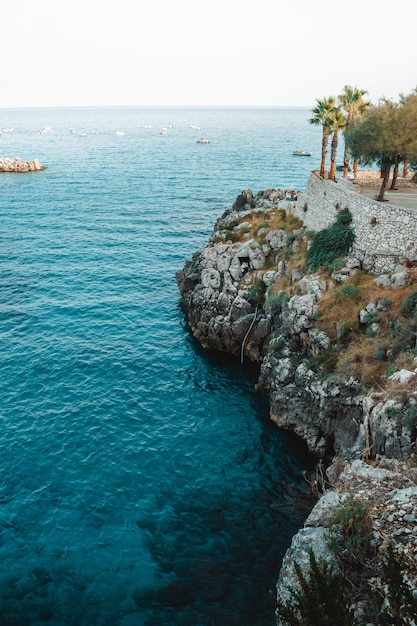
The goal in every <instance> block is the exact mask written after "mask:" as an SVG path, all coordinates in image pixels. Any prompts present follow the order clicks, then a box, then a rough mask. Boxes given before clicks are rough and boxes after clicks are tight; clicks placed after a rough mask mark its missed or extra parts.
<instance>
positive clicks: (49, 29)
mask: <svg viewBox="0 0 417 626" xmlns="http://www.w3.org/2000/svg"><path fill="white" fill-rule="evenodd" d="M1 4H2V5H3V6H2V9H1V22H2V25H1V53H2V54H1V57H2V61H1V87H2V89H1V98H0V107H1V108H4V107H16V106H17V107H31V106H41V107H43V106H113V105H120V106H141V105H166V106H169V105H178V106H181V105H189V106H192V105H201V106H204V105H219V106H221V105H224V106H234V105H240V106H308V107H312V106H314V104H315V100H316V98H322V97H323V96H330V95H338V93H340V92H341V90H342V88H343V86H344V85H346V84H348V85H353V86H355V85H356V86H357V87H359V88H360V89H366V90H367V91H368V92H369V95H368V98H369V99H371V100H372V101H373V102H375V103H376V102H377V101H378V99H379V98H380V97H383V96H385V97H388V98H393V99H395V100H396V99H398V96H399V94H400V93H404V94H407V93H410V91H411V90H412V89H413V88H414V87H416V86H417V75H416V73H415V71H414V70H415V63H416V60H417V26H416V24H417V2H416V0H395V2H389V3H384V2H381V1H380V0H347V1H343V0H339V1H337V0H336V1H334V0H332V1H331V2H314V1H313V0H288V1H287V2H285V1H283V0H250V1H249V0H246V1H245V0H207V1H206V2H201V1H198V0H112V1H111V2H110V1H109V0H18V1H17V2H9V1H6V0H2V2H1Z"/></svg>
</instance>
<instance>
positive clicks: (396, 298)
mask: <svg viewBox="0 0 417 626" xmlns="http://www.w3.org/2000/svg"><path fill="white" fill-rule="evenodd" d="M323 277H326V275H323ZM327 278H329V276H328V275H327ZM416 287H417V268H410V269H409V270H408V279H407V284H406V286H404V287H397V288H395V289H392V288H386V287H380V286H378V285H377V284H376V282H375V276H373V275H372V274H367V273H366V272H362V271H358V272H357V273H356V274H355V275H354V276H352V277H350V278H349V279H348V280H347V281H346V282H345V283H343V285H335V286H334V287H333V288H331V289H329V290H328V291H327V292H326V293H325V294H324V296H323V298H322V300H321V301H320V303H319V305H318V308H319V320H318V325H319V327H320V328H321V329H322V330H324V331H325V332H326V334H327V335H328V336H329V337H331V339H332V340H333V341H334V342H336V343H337V345H338V350H339V357H338V361H337V366H336V373H337V374H338V375H339V376H340V377H342V378H348V377H349V376H354V377H356V378H359V379H361V380H362V382H363V383H364V384H365V385H370V384H375V383H376V382H380V381H382V380H383V379H384V376H385V374H386V373H387V370H388V368H389V366H391V368H392V369H394V368H395V369H400V368H401V367H407V368H409V367H411V365H412V362H413V357H414V355H413V354H411V353H410V352H407V351H402V344H404V345H407V342H409V335H410V331H409V329H410V320H409V319H406V318H405V317H404V316H403V315H402V314H401V308H402V306H403V305H404V302H405V300H406V299H407V297H408V296H409V295H410V294H412V293H414V292H415V291H416ZM381 301H382V302H383V303H384V304H385V310H378V311H377V316H376V319H375V322H376V323H377V324H378V329H377V330H376V331H375V332H374V333H370V331H369V325H365V324H361V323H360V320H359V313H360V311H361V310H362V309H364V308H365V307H366V306H367V304H369V303H371V302H372V303H374V304H376V303H377V302H381ZM407 332H408V334H407ZM398 351H400V354H398V355H397V352H398Z"/></svg>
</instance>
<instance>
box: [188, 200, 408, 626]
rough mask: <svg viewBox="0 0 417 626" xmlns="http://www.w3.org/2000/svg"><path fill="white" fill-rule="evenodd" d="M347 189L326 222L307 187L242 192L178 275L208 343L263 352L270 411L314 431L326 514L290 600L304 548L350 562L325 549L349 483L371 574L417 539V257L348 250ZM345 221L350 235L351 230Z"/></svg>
mask: <svg viewBox="0 0 417 626" xmlns="http://www.w3.org/2000/svg"><path fill="white" fill-rule="evenodd" d="M346 197H347V199H346ZM346 197H344V204H343V206H341V205H340V204H339V205H338V206H332V212H333V213H334V217H335V221H336V222H335V224H334V225H333V226H332V224H331V220H328V221H327V225H326V227H325V228H323V229H322V230H321V231H319V232H318V233H317V232H315V231H313V230H308V229H307V228H308V227H307V226H306V225H305V224H304V222H303V220H302V217H303V212H304V213H305V212H306V210H307V208H306V207H308V204H309V203H310V202H311V198H309V197H308V195H307V196H306V195H305V194H297V193H294V191H288V190H274V189H270V190H266V191H261V192H259V193H258V194H257V195H256V196H254V195H253V193H252V192H251V191H250V190H246V191H244V192H242V194H240V195H239V196H238V197H237V199H236V201H235V203H234V204H233V206H232V207H231V208H230V209H229V210H227V211H225V213H224V214H223V215H222V216H221V217H220V218H219V219H218V220H217V222H216V224H215V227H214V232H213V234H212V236H211V238H210V241H209V243H208V245H207V246H206V247H205V248H203V249H202V250H199V251H197V252H196V253H195V254H194V255H193V257H192V259H191V260H189V261H187V262H186V263H185V266H184V268H183V270H182V271H180V272H178V273H177V276H176V278H177V283H178V287H179V290H180V293H181V301H182V307H183V309H184V311H185V312H186V314H187V317H188V321H189V325H190V329H191V332H192V333H193V335H194V336H195V337H196V338H197V339H198V340H199V341H200V343H201V345H202V346H204V347H207V348H213V349H216V350H222V351H226V352H229V353H231V354H234V355H237V356H239V358H240V359H241V360H242V361H243V360H244V359H245V358H248V359H250V360H252V361H254V362H256V363H258V364H259V367H260V375H259V380H258V383H257V389H258V391H259V392H260V393H263V394H265V395H266V396H267V397H268V398H269V401H270V415H271V419H272V420H273V421H274V422H276V423H277V424H278V425H279V426H280V427H282V428H286V429H290V430H292V431H294V432H295V433H296V434H298V435H299V436H300V437H302V438H303V439H305V441H306V442H307V444H308V446H309V448H310V450H311V451H312V452H314V453H315V454H316V455H317V457H318V459H320V463H319V465H318V468H320V472H319V473H318V474H317V475H316V477H313V478H312V484H314V488H315V489H316V492H317V495H318V497H319V501H318V504H317V507H318V510H319V511H320V513H317V511H315V510H313V512H312V516H311V518H309V520H307V522H306V526H305V528H304V529H302V530H301V531H300V532H299V533H298V534H297V535H296V537H295V538H294V540H293V544H292V546H291V548H290V549H289V551H288V553H287V555H286V557H285V559H284V563H283V568H282V569H281V574H280V578H279V582H278V588H277V589H278V602H282V601H283V599H285V598H287V599H288V589H287V588H288V583H289V581H290V582H291V581H292V584H295V585H296V584H297V580H296V577H294V572H293V569H292V572H293V573H292V575H291V574H290V572H289V570H290V569H291V567H293V563H294V560H295V561H296V562H299V561H300V559H301V557H300V555H301V554H303V555H304V559H301V562H304V567H305V570H306V571H307V570H308V569H309V565H308V562H307V561H308V553H309V547H308V546H315V547H316V548H317V550H318V552H319V553H320V554H324V555H327V557H326V558H329V559H330V560H331V561H332V562H333V563H334V564H335V566H337V568H339V569H340V567H341V565H340V564H341V562H342V561H341V560H340V559H339V558H338V557H337V556H335V551H334V550H333V552H332V550H331V549H330V548H329V547H328V541H327V537H328V520H329V519H331V518H332V516H333V515H334V513H335V511H338V510H340V507H342V508H343V506H344V504H343V503H344V502H345V500H346V498H348V496H349V494H355V497H358V498H359V499H360V497H361V495H360V494H362V496H363V499H364V500H367V505H369V507H368V508H367V511H366V515H367V520H368V524H370V526H369V529H368V530H369V533H371V534H372V533H373V535H372V536H373V539H372V542H373V543H372V554H373V557H372V558H373V559H374V561H373V562H374V568H373V570H372V575H370V576H369V577H368V578H369V579H371V578H375V580H379V581H381V580H382V578H381V576H382V577H383V574H382V573H381V571H382V570H381V567H382V566H381V562H382V561H381V559H382V558H383V555H384V554H385V552H386V550H387V546H388V545H389V546H392V545H393V546H394V549H396V550H397V553H399V552H401V554H403V553H404V550H405V546H409V545H412V540H415V539H417V524H416V523H415V522H416V521H417V519H416V518H414V519H411V517H414V514H413V513H410V515H411V517H410V516H409V517H407V518H406V517H405V516H406V515H407V512H408V511H409V510H411V509H412V510H413V511H414V510H415V505H416V504H417V487H416V484H417V474H416V472H415V470H414V469H413V465H414V450H415V442H416V434H417V362H416V356H415V355H416V336H417V268H416V267H414V263H413V260H412V258H411V255H410V254H409V255H408V258H406V256H405V257H404V258H402V257H401V256H400V254H397V255H395V254H390V255H389V258H388V263H386V259H387V256H386V247H384V246H382V248H381V242H380V241H378V246H379V247H380V248H381V249H382V253H381V254H380V255H379V256H378V254H379V253H378V250H377V251H376V252H375V251H372V250H370V249H369V247H368V249H367V250H366V255H364V253H363V249H362V246H359V247H358V246H357V245H356V246H355V245H351V243H349V244H348V245H347V246H346V250H345V251H344V253H343V254H340V249H339V248H338V246H339V245H340V240H341V239H343V237H344V236H345V234H346V233H347V232H348V231H347V230H341V229H342V228H345V229H351V226H349V225H348V226H346V225H345V224H344V223H343V220H341V219H339V218H341V217H344V221H345V222H346V217H347V216H349V220H347V222H349V221H351V220H350V213H349V206H348V200H349V195H348V194H347V196H346ZM384 210H385V209H384ZM342 213H343V215H342ZM371 217H372V216H371ZM310 219H311V218H310ZM353 221H354V220H353ZM310 228H311V225H310ZM332 229H333V230H332ZM349 232H351V234H352V237H353V240H354V238H355V232H354V228H353V229H351V231H349ZM317 235H320V236H321V239H320V237H316V236H317ZM407 236H408V235H407ZM332 237H333V239H332ZM320 241H322V248H323V249H324V250H325V252H326V254H324V256H322V257H321V261H320V262H319V263H317V258H314V257H313V256H312V254H311V252H312V250H314V248H315V249H317V248H319V249H320V245H318V244H320ZM346 241H349V242H350V241H351V240H348V239H346ZM332 242H334V244H333V243H332ZM326 246H327V247H326ZM326 255H327V256H326ZM365 257H366V259H368V260H369V259H372V263H368V264H366V263H364V258H365ZM384 263H385V266H384ZM381 267H384V269H383V270H382V272H381V271H378V270H379V268H381ZM396 463H397V464H398V463H399V464H401V467H400V469H398V467H397V466H396V465H395V464H396ZM364 467H365V468H366V469H363V468H364ZM390 472H391V474H393V477H392V476H391V474H390ZM399 475H401V480H400V478H399ZM391 479H392V481H393V482H391ZM393 483H395V484H396V488H397V490H398V494H396V495H395V494H394V493H393V488H392V484H393ZM371 486H372V487H373V488H374V491H373V492H372V493H373V495H372V497H371V489H370V487H371ZM403 489H405V490H406V491H400V490H403ZM407 490H408V491H407ZM397 496H398V497H397ZM383 503H385V504H383ZM371 505H372V506H371ZM355 506H356V505H355ZM387 507H388V508H387ZM389 507H391V508H389ZM410 507H411V509H410ZM387 510H390V511H391V513H390V515H391V518H392V521H393V520H395V519H397V518H398V519H401V520H402V522H404V520H405V522H404V523H402V525H400V527H397V529H396V530H397V531H398V532H397V533H394V532H391V531H390V525H389V523H386V522H384V519H385V518H384V517H383V515H382V513H383V512H384V514H385V513H386V511H387ZM398 511H400V513H399V514H398V515H397V512H398ZM401 511H402V513H401ZM391 518H390V519H391ZM312 519H313V520H315V521H314V523H313V522H312V521H311V520H312ZM326 520H327V521H326ZM369 520H372V521H369ZM326 524H327V525H326ZM333 526H334V527H335V528H336V527H337V523H336V522H334V523H333ZM326 529H327V530H326ZM381 529H383V533H382V530H381ZM378 533H379V534H378ZM404 536H405V537H407V542H406V541H404ZM409 540H410V541H409ZM320 546H321V548H320ZM297 555H298V556H297ZM329 555H331V556H329ZM407 559H408V560H407V568H408V571H409V572H410V576H409V578H408V583H407V584H410V585H411V584H412V585H414V586H413V589H414V590H415V589H416V587H415V584H414V582H412V581H415V577H414V576H411V572H412V571H414V570H415V569H416V559H417V554H416V551H415V550H414V551H413V550H411V549H410V550H408V548H407ZM346 576H347V575H346ZM380 587H381V588H378V589H379V591H378V593H380V595H381V603H383V601H384V589H385V587H384V585H383V584H382V583H381V585H380ZM357 588H360V593H358V594H356V596H355V599H354V611H355V612H356V613H355V614H356V615H357V616H359V617H361V618H363V619H364V620H365V622H364V623H366V620H368V621H369V622H371V620H372V618H373V614H372V615H371V614H368V613H369V612H368V613H367V612H366V610H364V609H363V604H364V603H365V605H366V598H367V595H366V594H367V593H368V592H370V591H369V590H370V589H371V584H370V583H369V581H368V579H366V584H365V583H364V584H362V585H357ZM352 598H353V596H352ZM352 601H353V600H352ZM381 603H380V604H381ZM361 607H362V608H361ZM377 610H379V609H377V608H375V611H376V612H377ZM375 614H376V613H375ZM359 617H358V619H359ZM279 623H282V624H285V623H286V622H285V621H282V622H279ZM352 623H353V622H352ZM356 623H362V622H356ZM381 623H382V622H381Z"/></svg>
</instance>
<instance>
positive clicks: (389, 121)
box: [345, 94, 417, 202]
mask: <svg viewBox="0 0 417 626" xmlns="http://www.w3.org/2000/svg"><path fill="white" fill-rule="evenodd" d="M345 140H346V141H347V143H348V145H349V147H350V150H351V152H352V155H353V156H354V157H356V158H358V160H359V161H360V162H362V163H363V164H364V165H374V164H375V163H377V164H378V166H379V167H380V169H381V173H382V175H383V177H382V183H381V188H380V191H379V194H378V200H379V201H380V202H382V201H383V200H384V194H385V190H386V187H387V183H388V179H389V176H390V171H391V167H392V166H393V165H395V164H396V163H400V162H401V161H404V160H407V161H409V162H417V94H412V95H410V96H409V97H407V98H405V99H404V100H403V101H402V102H400V103H395V102H392V101H391V100H388V99H383V100H381V101H380V102H379V104H378V105H377V106H372V107H370V109H369V110H368V111H367V113H366V114H365V115H364V117H363V118H362V119H361V120H359V121H357V122H355V123H354V124H352V126H351V128H350V129H349V132H346V134H345Z"/></svg>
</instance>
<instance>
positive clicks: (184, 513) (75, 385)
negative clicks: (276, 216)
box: [0, 107, 321, 626]
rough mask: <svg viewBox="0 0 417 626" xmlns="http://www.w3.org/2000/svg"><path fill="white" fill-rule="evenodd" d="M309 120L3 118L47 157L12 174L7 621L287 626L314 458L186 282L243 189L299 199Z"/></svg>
mask: <svg viewBox="0 0 417 626" xmlns="http://www.w3.org/2000/svg"><path fill="white" fill-rule="evenodd" d="M310 116H311V112H310V110H309V109H306V108H245V107H236V108H220V107H219V108H202V107H199V108H192V107H189V108H166V107H159V108H157V107H146V108H140V107H132V108H77V109H75V108H60V109H52V108H45V109H0V130H2V132H1V134H0V156H2V157H9V158H14V157H20V158H22V159H24V160H32V159H35V158H36V159H38V160H39V161H40V162H41V163H42V164H43V165H44V166H45V169H44V170H42V171H38V172H31V173H27V174H14V173H2V174H0V345H1V350H0V359H1V365H0V477H1V479H0V624H1V626H40V625H44V624H47V625H50V626H63V625H70V626H89V625H97V626H149V625H153V626H156V625H158V626H223V625H224V626H234V625H236V626H237V625H239V626H273V625H274V623H275V619H274V588H275V584H276V580H277V577H278V574H279V569H280V565H281V561H282V558H283V555H284V553H285V550H286V549H287V548H288V546H289V545H290V543H291V537H292V536H293V534H294V533H295V532H296V531H297V529H299V528H300V527H301V526H302V525H303V523H304V520H305V518H306V516H307V515H308V512H309V510H310V508H311V506H312V500H311V495H310V485H309V476H310V473H311V471H312V470H313V467H314V463H315V459H314V458H313V457H311V455H309V453H308V451H307V449H306V446H305V444H304V443H303V442H302V441H300V440H298V439H297V438H295V436H293V435H291V434H290V433H288V432H284V431H282V430H280V429H279V428H278V427H276V426H275V425H274V424H273V423H272V422H271V420H270V418H269V408H268V402H267V400H266V399H265V398H263V397H261V396H259V395H258V394H257V393H256V391H255V390H254V384H255V382H256V377H257V369H256V367H255V366H253V365H251V364H250V363H246V362H244V363H243V364H241V363H240V361H239V360H238V359H234V358H232V357H230V356H227V355H225V354H221V353H216V352H210V351H205V350H203V349H202V348H201V347H200V346H199V344H198V343H197V342H196V341H195V340H194V339H193V338H192V336H191V334H190V332H189V328H188V326H187V320H186V317H185V315H184V313H183V311H182V310H181V305H180V294H179V291H178V288H177V284H176V279H175V273H176V272H177V271H179V270H181V269H182V268H183V265H184V263H185V261H186V260H187V259H189V258H190V257H191V255H192V254H193V252H195V251H196V250H197V249H199V248H201V247H203V246H204V245H206V243H207V241H208V238H209V236H210V235H211V233H212V230H213V226H214V223H215V221H216V219H217V218H218V217H220V215H221V214H222V213H223V212H224V211H225V210H226V209H228V208H230V206H231V205H232V203H233V202H234V200H235V199H236V196H237V195H238V194H239V193H240V192H241V191H242V190H244V189H252V190H253V192H254V193H257V192H258V191H260V190H264V189H269V188H286V189H295V190H298V191H302V190H304V189H305V187H306V184H307V180H308V176H309V172H310V170H311V169H313V168H314V167H318V166H319V163H320V151H321V131H320V129H319V128H316V127H314V126H312V125H311V124H309V123H308V120H309V117H310ZM162 129H165V130H164V131H163V130H162ZM201 137H205V138H206V139H207V140H208V141H209V143H205V144H202V143H198V140H199V139H200V138H201ZM296 149H301V150H307V151H311V153H312V155H311V157H296V156H293V154H292V153H293V150H296Z"/></svg>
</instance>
